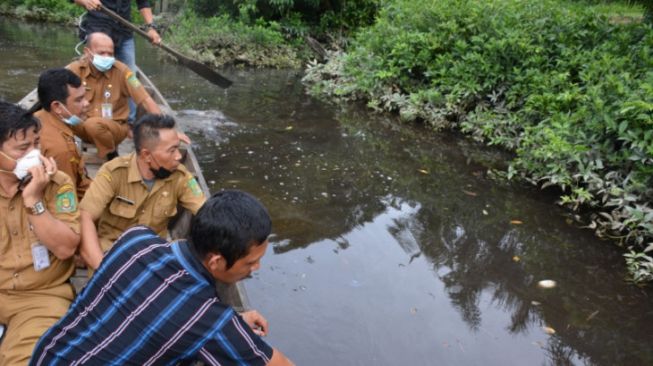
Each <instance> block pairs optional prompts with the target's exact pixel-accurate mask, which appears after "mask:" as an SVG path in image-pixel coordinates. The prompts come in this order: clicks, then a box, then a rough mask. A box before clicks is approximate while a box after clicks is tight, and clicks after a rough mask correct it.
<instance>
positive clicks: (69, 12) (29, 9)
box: [0, 0, 83, 22]
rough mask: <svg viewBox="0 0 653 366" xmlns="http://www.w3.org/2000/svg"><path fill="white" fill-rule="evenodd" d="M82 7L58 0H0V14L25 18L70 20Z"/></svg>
mask: <svg viewBox="0 0 653 366" xmlns="http://www.w3.org/2000/svg"><path fill="white" fill-rule="evenodd" d="M82 13H83V9H82V8H81V7H79V6H77V5H75V4H72V3H70V2H68V1H60V0H0V14H10V15H14V16H18V17H21V18H26V19H35V20H46V21H54V22H72V20H73V19H74V18H75V17H76V16H79V15H81V14H82Z"/></svg>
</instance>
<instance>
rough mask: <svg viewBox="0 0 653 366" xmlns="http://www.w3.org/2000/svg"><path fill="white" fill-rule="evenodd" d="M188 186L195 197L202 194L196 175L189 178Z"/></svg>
mask: <svg viewBox="0 0 653 366" xmlns="http://www.w3.org/2000/svg"><path fill="white" fill-rule="evenodd" d="M188 188H189V189H190V190H191V192H193V195H194V196H195V197H199V196H201V195H202V189H201V188H200V185H199V184H198V183H197V179H195V178H194V177H191V178H190V179H189V180H188Z"/></svg>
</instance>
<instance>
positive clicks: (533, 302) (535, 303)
mask: <svg viewBox="0 0 653 366" xmlns="http://www.w3.org/2000/svg"><path fill="white" fill-rule="evenodd" d="M531 305H533V306H540V305H542V303H541V302H539V301H535V300H533V301H531Z"/></svg>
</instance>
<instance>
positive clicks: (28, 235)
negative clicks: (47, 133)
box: [0, 102, 80, 366]
mask: <svg viewBox="0 0 653 366" xmlns="http://www.w3.org/2000/svg"><path fill="white" fill-rule="evenodd" d="M39 129H40V124H39V121H38V120H37V119H35V118H34V117H33V116H32V115H31V114H29V113H27V111H25V110H24V109H22V108H20V107H18V106H15V105H13V104H10V103H6V102H0V212H2V213H3V214H2V215H0V324H4V325H5V326H6V327H7V329H6V334H5V336H4V339H3V341H2V344H0V365H2V366H5V365H12V366H13V365H26V364H27V362H28V361H29V358H30V356H31V354H32V350H33V348H34V346H35V344H36V342H37V341H38V339H39V337H41V335H43V333H45V332H46V331H47V330H48V329H49V328H50V327H51V326H52V325H54V323H55V322H57V321H58V320H59V318H60V317H62V316H63V315H64V314H65V313H66V311H67V310H68V307H69V306H70V304H71V301H72V299H73V288H72V286H71V285H70V283H69V282H68V280H69V278H70V276H71V275H72V273H73V271H74V269H75V268H74V265H73V261H72V256H73V254H74V253H75V250H76V249H77V246H78V244H79V229H80V227H79V221H78V220H79V212H78V211H77V199H76V195H75V191H74V187H73V184H72V181H71V180H70V178H69V177H68V176H67V175H66V174H64V173H61V172H59V171H57V167H56V164H55V162H54V160H52V159H51V158H50V159H47V158H44V157H42V156H41V155H40V153H39V150H38V147H39ZM28 173H29V175H27V174H28ZM27 176H30V177H31V178H25V177H27Z"/></svg>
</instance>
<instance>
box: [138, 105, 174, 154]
mask: <svg viewBox="0 0 653 366" xmlns="http://www.w3.org/2000/svg"><path fill="white" fill-rule="evenodd" d="M132 128H133V134H134V149H136V152H137V153H138V152H140V151H141V149H142V148H143V144H144V143H145V142H149V141H159V130H161V129H164V128H175V120H174V118H172V117H170V116H168V115H165V114H145V115H143V117H141V118H140V119H139V120H138V121H136V123H134V126H133V127H132Z"/></svg>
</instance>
